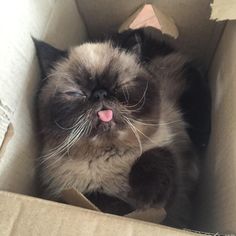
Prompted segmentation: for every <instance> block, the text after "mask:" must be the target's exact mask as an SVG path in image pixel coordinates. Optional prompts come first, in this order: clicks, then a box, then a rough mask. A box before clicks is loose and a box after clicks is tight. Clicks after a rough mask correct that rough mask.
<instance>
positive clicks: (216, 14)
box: [210, 0, 236, 21]
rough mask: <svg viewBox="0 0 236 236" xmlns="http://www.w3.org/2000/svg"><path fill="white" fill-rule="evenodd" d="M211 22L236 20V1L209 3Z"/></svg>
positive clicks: (215, 0) (216, 0) (221, 0)
mask: <svg viewBox="0 0 236 236" xmlns="http://www.w3.org/2000/svg"><path fill="white" fill-rule="evenodd" d="M210 19H211V20H216V21H224V20H236V0H227V1H225V0H214V1H213V3H211V16H210Z"/></svg>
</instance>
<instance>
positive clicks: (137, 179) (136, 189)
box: [129, 148, 176, 205]
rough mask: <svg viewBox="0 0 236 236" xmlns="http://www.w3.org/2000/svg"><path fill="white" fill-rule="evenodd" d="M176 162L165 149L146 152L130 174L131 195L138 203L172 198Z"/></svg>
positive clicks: (149, 203)
mask: <svg viewBox="0 0 236 236" xmlns="http://www.w3.org/2000/svg"><path fill="white" fill-rule="evenodd" d="M175 178H176V164H175V162H174V159H173V156H172V154H171V153H170V152H169V151H167V150H164V149H160V148H157V149H152V150H150V151H147V152H145V153H144V154H143V155H142V156H141V157H140V158H139V159H138V160H137V161H136V162H135V163H134V165H133V167H132V168H131V172H130V175H129V184H130V186H131V192H130V197H132V198H134V199H135V200H136V201H137V203H138V204H145V205H146V204H148V205H153V204H158V203H165V202H167V201H168V200H170V198H171V196H172V194H173V193H174V191H175V187H176V184H175V182H176V179H175Z"/></svg>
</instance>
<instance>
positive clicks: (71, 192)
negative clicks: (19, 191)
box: [61, 188, 166, 223]
mask: <svg viewBox="0 0 236 236" xmlns="http://www.w3.org/2000/svg"><path fill="white" fill-rule="evenodd" d="M61 195H62V198H63V200H64V201H65V202H66V203H68V204H70V205H73V206H77V207H82V208H85V209H89V210H94V211H99V212H101V211H100V209H98V208H97V207H96V206H95V205H94V204H93V203H92V202H90V201H89V200H88V199H87V198H86V197H85V196H84V195H83V194H82V193H80V192H78V191H77V190H75V189H74V188H71V189H65V190H64V191H63V192H62V193H61ZM124 217H128V218H132V219H136V220H142V221H147V222H151V223H161V222H162V221H163V220H164V219H165V217H166V211H165V209H164V208H147V209H143V210H135V211H133V212H131V213H129V214H127V215H124Z"/></svg>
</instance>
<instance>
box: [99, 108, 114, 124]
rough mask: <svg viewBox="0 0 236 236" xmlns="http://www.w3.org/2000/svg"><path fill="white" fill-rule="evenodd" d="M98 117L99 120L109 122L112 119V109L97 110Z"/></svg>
mask: <svg viewBox="0 0 236 236" xmlns="http://www.w3.org/2000/svg"><path fill="white" fill-rule="evenodd" d="M98 117H99V119H100V120H101V121H104V122H109V121H111V120H112V117H113V112H112V110H103V111H99V112H98Z"/></svg>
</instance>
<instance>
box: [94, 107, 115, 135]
mask: <svg viewBox="0 0 236 236" xmlns="http://www.w3.org/2000/svg"><path fill="white" fill-rule="evenodd" d="M115 125H116V123H115V121H114V113H113V110H112V109H102V110H100V111H98V112H97V125H96V132H97V134H102V133H104V132H108V131H110V130H111V129H112V128H114V127H115Z"/></svg>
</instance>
